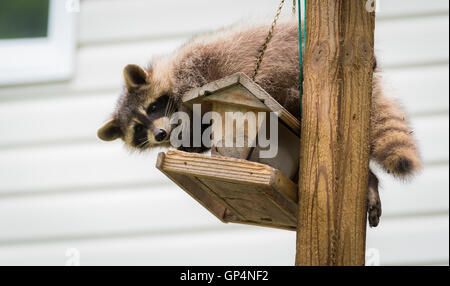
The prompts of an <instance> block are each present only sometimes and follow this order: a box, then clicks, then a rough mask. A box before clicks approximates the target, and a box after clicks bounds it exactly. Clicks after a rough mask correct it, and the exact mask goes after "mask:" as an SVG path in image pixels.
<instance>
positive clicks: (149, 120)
mask: <svg viewBox="0 0 450 286" xmlns="http://www.w3.org/2000/svg"><path fill="white" fill-rule="evenodd" d="M168 103H169V95H163V96H160V97H159V98H158V99H157V100H156V101H155V102H153V103H152V104H150V105H149V106H148V108H147V110H146V112H147V114H141V113H139V112H135V114H134V115H135V116H136V118H137V119H138V120H139V121H140V122H141V123H142V124H136V125H135V126H134V135H133V144H134V146H136V147H139V148H143V147H146V146H147V145H148V142H147V141H148V136H147V134H148V130H151V131H152V132H155V131H154V130H153V129H155V128H154V126H153V121H155V120H157V119H159V118H161V117H164V116H165V115H166V114H165V112H166V107H167V104H168Z"/></svg>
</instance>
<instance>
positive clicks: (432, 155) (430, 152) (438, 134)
mask: <svg viewBox="0 0 450 286" xmlns="http://www.w3.org/2000/svg"><path fill="white" fill-rule="evenodd" d="M411 125H412V127H413V131H414V135H415V137H416V138H417V141H418V145H419V150H420V153H421V155H422V158H423V160H424V162H426V163H428V162H443V161H448V160H449V149H448V146H449V117H448V115H433V116H427V117H420V118H417V119H413V120H412V122H411Z"/></svg>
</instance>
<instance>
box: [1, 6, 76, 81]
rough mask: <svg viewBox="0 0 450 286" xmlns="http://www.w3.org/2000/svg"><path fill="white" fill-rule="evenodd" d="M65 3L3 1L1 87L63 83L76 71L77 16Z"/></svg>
mask: <svg viewBox="0 0 450 286" xmlns="http://www.w3.org/2000/svg"><path fill="white" fill-rule="evenodd" d="M65 2H66V1H63V0H33V1H29V0H1V2H0V63H1V64H0V85H6V84H21V83H32V82H40V81H55V80H63V79H67V78H69V77H70V75H71V74H72V70H73V55H74V53H73V52H74V48H75V14H74V13H70V12H67V11H66V7H65Z"/></svg>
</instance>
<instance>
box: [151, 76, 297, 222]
mask: <svg viewBox="0 0 450 286" xmlns="http://www.w3.org/2000/svg"><path fill="white" fill-rule="evenodd" d="M183 102H184V104H185V105H187V106H188V107H192V106H193V105H194V104H201V111H202V113H203V114H205V113H206V112H209V111H214V112H216V114H220V116H221V118H222V119H223V120H222V121H221V122H216V121H214V122H213V124H212V129H213V134H214V135H213V138H212V148H211V155H204V154H196V153H186V152H181V151H168V152H167V153H160V154H159V157H158V161H157V168H158V169H159V170H161V171H162V172H163V173H164V174H165V175H166V176H167V177H169V178H170V179H171V180H172V181H174V182H175V183H176V184H177V185H178V186H180V187H181V188H182V189H183V190H185V191H186V192H187V193H188V194H189V195H191V196H192V197H193V198H194V199H196V200H197V201H198V202H199V203H200V204H202V205H203V206H204V207H205V208H207V209H208V210H209V211H210V212H211V213H213V214H214V215H215V216H216V217H217V218H219V219H220V220H221V221H222V222H226V223H227V222H233V223H241V224H251V225H260V226H266V227H275V228H282V229H289V230H295V229H296V228H297V214H298V210H297V202H298V185H297V184H296V183H294V181H293V180H295V178H296V177H297V174H298V166H299V163H298V161H299V132H300V123H299V121H298V120H297V119H296V118H295V117H294V116H293V115H292V114H290V113H289V112H288V111H287V110H286V109H284V108H283V107H282V106H281V105H280V104H279V103H278V102H277V101H276V100H275V99H273V98H272V97H271V96H270V95H269V94H267V92H265V91H264V90H263V89H262V88H261V87H260V86H258V85H257V84H255V83H254V82H253V81H252V80H251V79H250V78H248V77H247V76H246V75H245V74H243V73H237V74H234V75H231V76H229V77H226V78H223V79H220V80H217V81H215V82H212V83H209V84H207V85H205V86H203V87H201V88H197V89H194V90H191V91H190V92H188V93H187V94H186V95H185V96H184V97H183ZM227 112H241V113H242V114H246V113H247V112H250V113H252V112H253V113H254V114H258V113H266V114H269V113H271V112H272V113H276V114H277V115H278V119H277V121H278V122H277V124H278V125H277V127H278V136H277V137H278V138H279V139H278V145H277V146H278V152H277V155H276V156H275V157H274V158H269V159H267V158H261V156H259V155H258V154H259V151H260V150H261V149H260V148H259V147H223V146H224V144H221V143H223V142H224V141H225V140H226V139H227V137H228V138H229V137H233V138H234V137H236V136H237V134H238V133H237V132H236V130H244V133H243V134H244V137H245V140H244V141H245V146H249V144H247V143H248V142H254V141H255V140H256V141H258V139H259V138H258V133H259V132H253V133H252V132H250V131H249V129H250V128H249V126H250V125H249V124H245V121H240V122H238V121H236V122H235V123H236V127H234V125H233V129H232V130H226V129H227V128H226V127H225V118H226V117H227V116H229V115H228V114H229V113H228V114H227ZM266 118H268V116H267V117H266ZM257 120H258V119H257ZM267 121H268V119H267V120H266V121H265V122H266V124H267ZM217 124H222V126H218V125H217ZM262 124H264V123H263V122H258V123H257V126H258V128H260V127H261V126H262ZM267 125H268V124H267ZM267 125H266V127H267ZM220 127H222V128H220ZM218 129H221V130H225V132H223V134H222V132H220V134H219V135H217V134H216V133H214V132H215V130H218ZM228 129H229V128H228ZM259 130H260V129H258V131H259ZM267 133H268V134H269V132H267Z"/></svg>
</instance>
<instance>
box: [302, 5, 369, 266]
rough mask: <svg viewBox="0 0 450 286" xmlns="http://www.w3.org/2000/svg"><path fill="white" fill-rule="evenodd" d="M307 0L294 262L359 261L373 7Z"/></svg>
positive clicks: (363, 230)
mask: <svg viewBox="0 0 450 286" xmlns="http://www.w3.org/2000/svg"><path fill="white" fill-rule="evenodd" d="M365 3H366V1H363V0H358V1H353V0H338V1H336V0H309V1H308V2H307V12H306V14H307V19H306V23H307V25H306V39H307V40H306V51H305V66H304V78H305V80H304V91H305V94H304V97H303V115H304V117H303V120H302V135H301V148H300V162H302V163H301V164H302V168H301V169H300V202H299V216H298V233H297V256H296V264H297V265H363V264H364V263H365V236H366V196H367V182H368V168H369V127H370V126H369V124H370V121H369V118H370V107H371V94H372V84H371V83H372V73H373V71H372V63H373V53H374V50H373V46H374V25H375V24H374V23H375V14H374V13H368V12H367V11H366V9H365Z"/></svg>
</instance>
